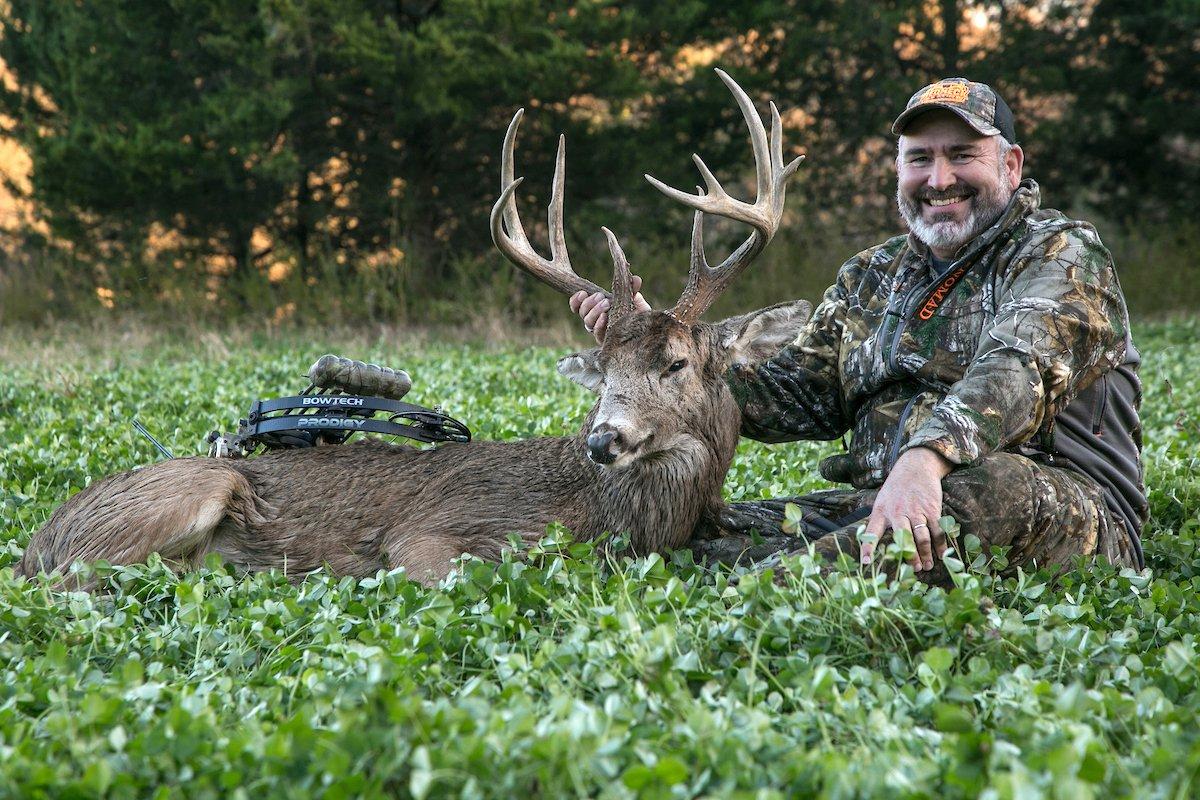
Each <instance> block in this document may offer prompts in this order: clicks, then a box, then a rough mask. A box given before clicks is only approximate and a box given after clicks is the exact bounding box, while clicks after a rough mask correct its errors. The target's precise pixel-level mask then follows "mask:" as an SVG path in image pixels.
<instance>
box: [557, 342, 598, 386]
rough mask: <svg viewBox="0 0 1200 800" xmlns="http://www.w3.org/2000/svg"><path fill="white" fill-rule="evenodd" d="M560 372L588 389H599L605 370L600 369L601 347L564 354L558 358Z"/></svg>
mask: <svg viewBox="0 0 1200 800" xmlns="http://www.w3.org/2000/svg"><path fill="white" fill-rule="evenodd" d="M558 374H559V375H564V376H566V377H568V378H570V379H571V380H573V381H575V382H576V383H578V384H579V385H580V386H582V387H583V388H585V389H587V390H588V391H591V392H595V391H597V390H599V388H600V384H601V383H603V382H604V372H602V371H601V369H600V348H598V347H596V348H593V349H591V350H584V351H583V352H582V353H572V354H571V355H569V356H563V357H562V358H560V359H559V360H558Z"/></svg>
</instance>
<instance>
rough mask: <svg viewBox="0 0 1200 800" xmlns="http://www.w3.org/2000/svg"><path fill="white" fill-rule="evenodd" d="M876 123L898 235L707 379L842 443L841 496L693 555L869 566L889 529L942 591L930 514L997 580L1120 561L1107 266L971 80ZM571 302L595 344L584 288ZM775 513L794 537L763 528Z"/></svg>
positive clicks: (807, 432)
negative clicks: (906, 542) (748, 359)
mask: <svg viewBox="0 0 1200 800" xmlns="http://www.w3.org/2000/svg"><path fill="white" fill-rule="evenodd" d="M892 132H893V133H894V134H896V135H897V136H899V142H898V148H897V156H896V170H897V190H896V200H897V203H898V205H899V208H900V214H901V216H902V217H903V219H904V222H905V223H906V225H907V227H908V231H909V232H908V234H907V235H906V236H903V235H902V236H897V237H894V238H892V239H889V240H887V241H886V242H884V243H883V244H880V245H877V246H875V247H872V248H869V249H867V250H864V251H862V252H861V253H859V254H858V255H856V256H854V257H853V258H851V259H850V260H849V261H847V262H846V263H845V264H843V265H842V267H841V269H840V270H839V271H838V275H837V280H836V282H835V283H834V284H833V286H831V287H830V288H829V289H828V291H826V292H825V296H824V299H823V301H822V302H821V304H820V305H819V306H818V307H817V309H816V311H815V312H814V313H813V316H812V319H811V320H810V321H809V322H808V324H807V326H806V327H805V328H804V330H803V331H802V333H801V334H800V336H799V337H798V338H797V339H796V341H795V342H794V343H793V344H791V345H789V346H788V347H787V348H785V349H784V350H783V352H781V353H780V354H779V355H778V356H776V357H775V358H773V359H771V360H770V361H768V362H766V363H764V364H762V365H760V366H758V367H756V368H749V367H746V368H742V369H740V370H738V369H735V370H734V371H733V372H731V374H730V375H729V376H728V381H729V383H730V385H731V387H732V388H733V391H734V395H735V396H736V397H737V398H738V400H739V404H740V406H741V408H742V413H743V427H742V433H743V435H745V436H749V437H751V438H753V439H757V440H759V441H764V442H783V441H796V440H808V439H820V440H833V439H838V438H839V437H842V436H843V435H844V434H846V433H847V432H849V433H850V444H849V448H848V450H847V451H846V452H843V453H839V454H837V455H834V456H831V457H829V458H826V459H825V460H823V461H822V462H821V465H820V471H821V475H822V476H823V477H825V478H826V479H828V480H830V481H834V482H838V483H848V484H850V486H851V487H853V488H849V489H831V490H825V491H820V492H815V493H813V494H809V495H805V496H802V497H793V498H781V499H778V500H768V501H758V502H748V503H735V504H733V505H731V506H730V507H729V508H728V509H727V510H726V512H725V513H724V514H723V516H722V518H721V519H720V520H717V521H715V523H714V524H712V525H709V526H707V528H706V529H705V530H701V531H698V532H697V540H696V541H695V542H694V545H695V547H694V549H695V551H696V552H697V553H698V554H699V555H700V556H702V557H705V558H708V559H719V560H726V561H728V560H733V559H736V558H739V557H749V558H753V559H762V558H766V557H768V556H771V555H772V554H775V553H782V552H790V551H796V550H800V549H802V548H803V547H806V546H807V544H808V543H809V542H812V543H813V544H814V545H815V549H816V551H817V552H818V553H821V554H822V555H824V556H826V557H829V558H834V557H836V555H837V554H838V553H843V552H844V553H849V554H851V555H852V556H853V557H855V558H857V559H860V560H861V563H863V564H869V563H870V562H871V560H872V558H873V554H874V551H875V550H876V548H877V546H878V543H880V542H883V541H886V540H887V539H888V537H889V536H890V535H891V532H892V531H899V530H902V529H903V530H908V531H911V533H912V535H913V539H914V542H915V545H916V554H915V555H914V556H913V558H912V566H913V568H914V569H915V570H916V571H917V575H918V577H920V578H922V579H923V580H927V581H930V582H937V583H944V582H945V581H947V580H948V574H947V572H946V570H945V567H944V565H943V564H942V560H941V559H942V556H943V554H944V553H945V551H946V549H947V544H948V543H947V541H946V536H945V535H944V533H943V531H942V530H941V528H940V525H939V519H940V518H942V517H943V516H945V515H949V516H951V517H953V518H954V519H955V520H956V521H957V523H958V524H959V533H960V536H961V537H966V536H967V535H969V534H974V535H975V536H977V537H978V538H979V539H980V541H981V542H982V543H983V545H984V547H985V548H988V547H990V546H993V545H1000V546H1004V547H1007V548H1010V549H1009V553H1008V556H1007V559H1008V560H1007V570H1014V569H1015V568H1016V567H1017V566H1024V567H1025V568H1026V569H1029V568H1031V567H1033V566H1043V565H1062V564H1067V563H1069V562H1070V561H1071V559H1072V557H1073V556H1094V555H1100V556H1104V557H1105V558H1107V559H1108V560H1109V561H1110V562H1112V563H1114V564H1120V565H1126V566H1132V567H1135V568H1142V567H1143V566H1144V561H1143V557H1142V549H1141V544H1140V535H1141V529H1142V526H1143V525H1144V524H1145V522H1146V519H1147V516H1148V504H1147V501H1146V493H1145V488H1144V485H1143V479H1142V466H1141V425H1140V422H1139V420H1138V407H1139V405H1140V402H1141V385H1140V383H1139V380H1138V377H1137V366H1138V363H1139V361H1140V358H1139V356H1138V353H1137V350H1136V349H1135V348H1134V346H1133V342H1132V340H1131V339H1130V335H1129V318H1128V312H1127V310H1126V306H1125V300H1124V297H1123V296H1122V293H1121V289H1120V285H1119V283H1118V281H1117V276H1116V272H1115V271H1114V267H1113V260H1112V256H1111V254H1110V253H1109V252H1108V250H1107V249H1106V248H1105V247H1104V245H1103V244H1102V243H1101V241H1100V238H1099V236H1098V235H1097V233H1096V230H1095V229H1094V228H1093V227H1092V226H1091V225H1090V224H1089V223H1087V222H1083V221H1079V220H1072V219H1068V218H1067V217H1066V216H1065V215H1064V214H1062V213H1061V212H1059V211H1054V210H1051V209H1043V208H1041V207H1040V192H1039V189H1038V185H1037V184H1036V183H1035V182H1034V181H1032V180H1029V179H1024V180H1023V179H1022V167H1023V166H1024V154H1023V152H1022V150H1021V147H1020V146H1019V145H1018V144H1017V142H1016V135H1015V131H1014V125H1013V116H1012V112H1011V111H1010V110H1009V108H1008V106H1007V105H1006V104H1005V102H1004V101H1003V100H1002V99H1001V98H1000V97H999V95H998V94H997V93H996V92H995V91H994V90H993V89H992V88H991V87H989V86H987V85H985V84H981V83H974V82H971V81H968V80H966V79H964V78H948V79H945V80H941V81H938V82H937V83H935V84H932V85H930V86H927V87H925V88H924V89H921V90H920V91H919V92H917V93H916V94H914V95H913V96H912V98H911V99H910V100H909V101H908V105H907V107H906V108H905V110H904V111H903V112H902V113H901V114H900V115H899V116H898V117H897V118H896V121H895V122H894V123H893V125H892ZM635 288H637V287H636V286H635ZM639 297H640V296H639ZM643 306H644V303H643ZM644 307H648V306H644ZM571 308H572V310H573V311H575V312H577V313H579V314H580V315H581V316H582V317H583V319H584V324H585V326H586V327H587V328H588V330H589V331H592V332H593V333H594V334H595V335H596V337H597V339H602V338H603V335H604V325H605V322H606V318H605V311H606V309H607V305H606V300H605V299H604V296H603V295H599V294H596V295H590V296H588V295H585V294H583V293H579V294H577V295H575V296H574V297H572V298H571ZM789 502H790V503H795V504H796V505H797V506H799V507H800V509H801V512H802V514H801V516H802V518H801V520H800V523H799V530H798V533H799V538H797V537H793V536H786V535H782V523H783V519H784V507H785V504H786V503H789ZM864 520H865V522H866V525H865V533H866V534H867V535H866V536H861V537H860V536H859V533H860V530H861V528H862V523H863V521H864ZM752 529H757V532H758V533H759V534H760V535H756V536H754V537H753V538H752V537H751V534H750V532H751V530H752ZM860 539H861V540H860ZM960 544H961V542H960Z"/></svg>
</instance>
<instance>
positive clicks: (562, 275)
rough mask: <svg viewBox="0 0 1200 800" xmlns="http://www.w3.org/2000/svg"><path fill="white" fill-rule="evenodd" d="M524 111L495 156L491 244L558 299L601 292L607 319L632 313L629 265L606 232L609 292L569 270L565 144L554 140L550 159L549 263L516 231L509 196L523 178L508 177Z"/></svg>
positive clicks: (515, 117) (515, 215) (519, 228)
mask: <svg viewBox="0 0 1200 800" xmlns="http://www.w3.org/2000/svg"><path fill="white" fill-rule="evenodd" d="M524 114H525V109H518V110H517V113H516V114H514V115H513V118H512V122H510V123H508V132H507V133H505V134H504V149H503V151H501V155H500V197H499V199H497V200H496V204H495V205H493V206H492V216H491V225H492V241H493V242H495V243H496V247H497V248H498V249H499V250H500V252H501V253H503V254H504V255H505V257H506V258H508V260H509V261H511V262H512V263H513V264H515V265H516V266H517V267H519V268H520V269H522V270H524V271H525V272H528V273H529V274H530V275H532V276H533V277H535V278H537V279H538V280H539V281H541V282H542V283H545V284H547V285H548V286H551V287H553V288H554V289H555V290H557V291H559V292H562V293H563V294H568V295H569V294H574V293H575V292H578V291H579V290H581V289H582V290H583V291H586V292H587V293H588V294H593V293H595V292H602V293H603V294H605V295H607V296H609V297H611V298H614V302H613V305H612V308H610V309H609V317H610V319H611V318H613V316H614V312H615V315H616V316H620V314H622V313H624V312H625V311H628V310H630V309H632V308H633V300H632V296H633V291H632V289H631V288H630V283H629V280H630V278H629V264H628V262H627V261H626V260H625V255H624V253H622V252H621V246H620V245H619V244H617V240H616V237H614V236H613V234H612V232H611V231H609V230H608V229H607V228H604V229H603V230H604V235H605V236H606V237H607V238H608V246H609V251H610V252H611V254H612V258H613V291H612V294H609V293H608V292H605V291H604V290H603V289H601V288H600V287H599V286H597V285H596V284H594V283H592V282H591V281H589V280H587V279H586V278H581V277H579V276H578V275H577V274H575V270H574V269H572V268H571V259H570V257H569V256H568V255H567V241H566V236H565V234H564V233H563V186H564V184H565V178H564V176H563V173H564V172H565V170H566V158H567V157H566V139H565V137H563V136H559V137H558V156H557V157H556V158H555V160H554V184H553V191H552V192H551V194H550V207H549V209H548V214H547V220H548V223H549V231H550V258H549V260H547V259H545V258H542V257H541V256H539V255H538V254H537V252H536V251H535V250H534V249H533V246H532V245H531V244H530V243H529V238H528V237H527V236H526V235H525V229H524V228H523V227H522V226H521V217H520V215H519V214H518V213H517V200H516V197H515V195H514V193H515V192H516V190H517V187H518V186H520V185H521V182H522V181H523V180H525V179H524V178H516V179H515V180H514V178H513V146H514V143H515V141H516V138H517V128H518V126H519V125H520V124H521V117H522V116H523V115H524Z"/></svg>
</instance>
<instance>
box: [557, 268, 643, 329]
mask: <svg viewBox="0 0 1200 800" xmlns="http://www.w3.org/2000/svg"><path fill="white" fill-rule="evenodd" d="M630 283H631V284H632V285H633V307H634V308H636V309H637V310H638V311H649V310H650V304H649V303H647V302H646V298H644V297H642V293H641V291H640V290H641V288H642V279H641V278H640V277H638V276H637V275H633V276H632V280H631V281H630ZM570 302H571V313H573V314H578V315H579V316H580V317H582V318H583V327H584V328H586V329H587V332H588V333H590V334H592V336H595V337H596V341H597V342H598V343H599V344H604V331H605V329H607V328H608V307H609V300H608V298H607V297H605V296H604V295H603V294H601V293H600V292H596V293H595V294H588V293H587V292H583V291H579V292H576V293H575V294H573V295H571V301H570Z"/></svg>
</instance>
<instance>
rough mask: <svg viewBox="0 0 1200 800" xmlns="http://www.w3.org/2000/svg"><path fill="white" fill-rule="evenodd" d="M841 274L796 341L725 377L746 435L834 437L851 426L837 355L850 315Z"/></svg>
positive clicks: (770, 438) (764, 437) (775, 439)
mask: <svg viewBox="0 0 1200 800" xmlns="http://www.w3.org/2000/svg"><path fill="white" fill-rule="evenodd" d="M855 264H857V259H851V261H849V262H847V263H846V264H845V265H843V267H842V269H841V270H840V271H839V273H838V277H839V280H838V282H837V283H835V284H834V285H833V286H831V287H830V288H829V289H828V290H827V291H826V292H825V296H824V298H823V299H822V301H821V303H820V305H818V306H817V308H816V310H815V311H814V312H813V315H812V318H811V319H809V321H808V323H807V324H806V325H805V326H804V328H803V329H802V330H801V332H800V335H799V336H797V337H796V341H795V342H793V343H792V344H790V345H788V346H787V347H785V348H784V349H783V351H782V352H780V354H779V355H777V356H775V357H774V358H771V359H769V360H767V361H765V362H763V363H761V364H758V365H745V366H741V367H735V368H733V369H731V370H730V372H729V373H728V375H727V376H726V379H727V381H728V382H729V386H730V389H731V390H732V391H733V396H734V397H735V398H736V399H737V402H738V406H739V407H740V408H741V410H742V435H743V436H747V437H749V438H751V439H757V440H758V441H760V442H791V441H797V440H801V439H836V438H837V437H839V436H841V435H842V434H843V433H845V432H846V430H847V429H848V428H849V427H850V425H849V423H848V422H847V417H848V414H847V413H846V411H845V403H844V400H843V394H842V389H841V379H840V375H839V355H840V352H841V343H842V327H843V324H844V322H845V318H846V306H847V301H846V292H845V289H844V288H843V280H842V278H843V276H844V274H845V272H846V270H847V269H848V268H852V267H853V266H854V265H855Z"/></svg>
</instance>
